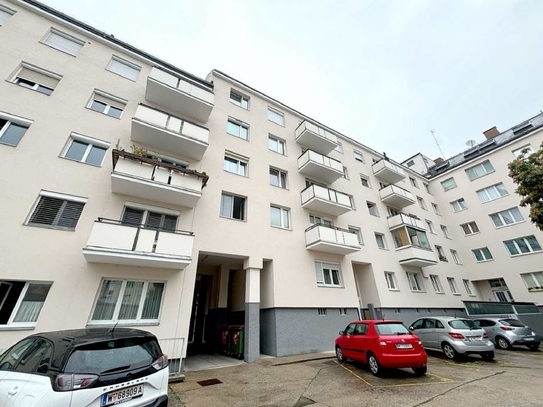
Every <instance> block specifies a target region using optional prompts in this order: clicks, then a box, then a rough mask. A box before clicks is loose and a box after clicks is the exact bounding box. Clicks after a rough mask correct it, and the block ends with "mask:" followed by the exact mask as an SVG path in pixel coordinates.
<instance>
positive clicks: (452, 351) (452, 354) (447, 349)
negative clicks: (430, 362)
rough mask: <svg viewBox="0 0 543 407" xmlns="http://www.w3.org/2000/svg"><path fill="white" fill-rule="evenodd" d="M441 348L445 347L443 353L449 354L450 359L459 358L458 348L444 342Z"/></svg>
mask: <svg viewBox="0 0 543 407" xmlns="http://www.w3.org/2000/svg"><path fill="white" fill-rule="evenodd" d="M441 348H442V349H443V353H444V354H445V356H447V358H448V359H457V358H458V352H456V349H454V348H453V347H452V345H450V344H448V343H444V344H443V345H441Z"/></svg>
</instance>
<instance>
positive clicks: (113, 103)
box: [92, 93, 126, 110]
mask: <svg viewBox="0 0 543 407" xmlns="http://www.w3.org/2000/svg"><path fill="white" fill-rule="evenodd" d="M92 99H93V100H96V101H97V102H100V103H105V104H106V105H110V106H113V107H116V108H117V109H119V110H124V109H125V107H126V103H123V102H119V101H117V100H115V99H111V98H108V97H107V96H104V95H101V94H99V93H95V94H94V96H93V97H92Z"/></svg>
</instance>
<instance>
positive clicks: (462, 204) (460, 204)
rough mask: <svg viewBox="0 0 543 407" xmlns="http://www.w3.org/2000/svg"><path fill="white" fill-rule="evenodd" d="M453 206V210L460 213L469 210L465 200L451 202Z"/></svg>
mask: <svg viewBox="0 0 543 407" xmlns="http://www.w3.org/2000/svg"><path fill="white" fill-rule="evenodd" d="M451 206H452V208H453V211H455V212H460V211H463V210H465V209H468V206H467V205H466V201H465V200H464V198H461V199H459V200H458V201H453V202H451Z"/></svg>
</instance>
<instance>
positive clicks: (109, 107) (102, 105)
mask: <svg viewBox="0 0 543 407" xmlns="http://www.w3.org/2000/svg"><path fill="white" fill-rule="evenodd" d="M87 107H88V108H89V109H91V110H94V111H95V112H99V113H103V114H105V115H108V116H111V117H115V118H116V119H120V118H121V116H122V114H123V111H124V109H125V108H126V100H123V99H121V98H118V97H116V96H113V95H108V94H107V93H105V92H101V91H97V90H95V91H94V93H93V95H92V97H91V99H90V100H89V103H88V105H87Z"/></svg>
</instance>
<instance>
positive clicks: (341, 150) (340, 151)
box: [334, 141, 343, 154]
mask: <svg viewBox="0 0 543 407" xmlns="http://www.w3.org/2000/svg"><path fill="white" fill-rule="evenodd" d="M334 151H337V152H338V153H341V154H343V144H341V141H338V142H337V144H336V146H335V147H334Z"/></svg>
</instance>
